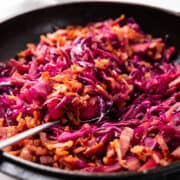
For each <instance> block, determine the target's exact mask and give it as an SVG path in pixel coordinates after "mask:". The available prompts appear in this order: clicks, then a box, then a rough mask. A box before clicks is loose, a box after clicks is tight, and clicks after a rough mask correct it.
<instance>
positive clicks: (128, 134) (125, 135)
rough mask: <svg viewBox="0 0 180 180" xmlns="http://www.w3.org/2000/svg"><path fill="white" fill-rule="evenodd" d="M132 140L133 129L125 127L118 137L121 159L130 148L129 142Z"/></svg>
mask: <svg viewBox="0 0 180 180" xmlns="http://www.w3.org/2000/svg"><path fill="white" fill-rule="evenodd" d="M132 138H133V129H131V128H128V127H125V128H124V129H123V131H122V132H121V135H120V147H121V153H122V157H124V156H125V155H126V153H127V151H128V150H129V148H130V146H131V140H132Z"/></svg>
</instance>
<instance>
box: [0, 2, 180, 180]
mask: <svg viewBox="0 0 180 180" xmlns="http://www.w3.org/2000/svg"><path fill="white" fill-rule="evenodd" d="M121 14H125V15H126V17H134V18H135V20H136V21H137V22H138V23H139V24H140V26H141V27H142V29H143V30H144V31H145V32H146V33H151V34H152V35H153V36H155V37H164V38H167V35H168V43H169V44H170V45H175V47H176V48H177V55H176V58H175V60H174V61H175V62H177V61H179V60H178V59H179V58H178V57H179V54H180V36H178V35H179V32H180V16H178V15H177V14H175V13H173V12H170V11H167V10H163V9H160V8H154V7H150V6H145V5H137V4H132V3H120V2H81V3H66V4H60V5H58V6H51V7H47V8H42V9H39V10H35V11H32V12H29V13H25V14H23V15H19V16H17V17H14V18H12V19H9V20H8V21H5V22H3V23H1V24H0V39H1V45H0V60H1V61H4V60H7V59H8V58H10V57H14V56H15V54H16V53H17V52H18V51H20V50H22V49H24V48H25V45H26V44H27V43H28V42H34V43H37V42H38V40H39V36H40V35H41V34H46V33H47V32H53V31H54V27H65V26H67V25H85V24H87V23H88V22H95V21H100V20H104V19H108V18H116V17H119V16H120V15H121ZM0 170H1V171H3V172H5V173H7V174H10V175H13V176H15V177H18V178H23V179H32V178H36V179H42V178H43V179H58V178H61V179H65V178H66V179H67V178H68V179H75V178H77V177H78V178H81V179H83V178H107V179H110V178H120V179H126V180H128V179H129V180H130V179H133V180H136V179H138V180H141V179H146V180H148V179H149V180H150V179H151V180H152V179H153V180H154V179H159V178H165V179H167V178H168V177H169V176H170V177H171V178H173V179H174V180H175V179H176V178H177V179H179V178H180V177H179V178H178V177H177V176H176V175H177V174H178V173H179V174H180V163H179V162H176V163H173V164H171V165H169V166H166V167H159V168H156V169H153V170H150V171H146V172H120V173H111V174H103V173H96V174H94V173H82V172H79V171H66V170H61V169H55V168H51V167H48V166H43V165H39V164H35V163H32V162H29V161H26V160H23V159H20V158H18V157H15V156H12V155H9V154H7V153H3V154H2V158H1V163H0Z"/></svg>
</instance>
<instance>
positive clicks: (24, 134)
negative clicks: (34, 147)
mask: <svg viewBox="0 0 180 180" xmlns="http://www.w3.org/2000/svg"><path fill="white" fill-rule="evenodd" d="M58 122H59V120H58V121H53V122H48V123H45V124H42V125H40V126H37V127H34V128H31V129H28V130H26V131H24V132H22V133H19V134H17V135H15V136H12V137H10V138H8V139H5V140H2V141H0V149H3V148H5V147H7V146H9V145H12V144H14V143H17V142H18V141H20V140H22V139H25V138H27V137H29V136H32V135H34V134H37V133H38V132H40V131H42V130H45V129H47V128H49V127H51V126H53V125H55V124H57V123H58Z"/></svg>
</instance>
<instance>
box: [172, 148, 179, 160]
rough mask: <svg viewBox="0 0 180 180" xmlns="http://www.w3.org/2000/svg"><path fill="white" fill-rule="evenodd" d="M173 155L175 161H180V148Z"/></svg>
mask: <svg viewBox="0 0 180 180" xmlns="http://www.w3.org/2000/svg"><path fill="white" fill-rule="evenodd" d="M171 155H172V156H173V157H174V158H175V159H180V147H177V148H176V149H175V150H174V151H173V152H172V153H171Z"/></svg>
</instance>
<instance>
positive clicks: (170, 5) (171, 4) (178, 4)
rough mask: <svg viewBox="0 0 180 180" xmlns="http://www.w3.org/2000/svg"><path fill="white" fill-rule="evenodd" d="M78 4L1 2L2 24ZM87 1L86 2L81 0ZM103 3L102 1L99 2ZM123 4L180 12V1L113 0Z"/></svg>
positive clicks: (62, 0)
mask: <svg viewBox="0 0 180 180" xmlns="http://www.w3.org/2000/svg"><path fill="white" fill-rule="evenodd" d="M75 1H76V2H77V1H78V0H10V1H8V0H0V22H1V21H3V20H5V19H7V18H10V17H12V16H14V15H17V14H21V13H23V12H26V11H30V10H32V9H38V8H41V7H45V6H48V5H56V4H60V3H68V2H75ZM80 1H86V0H79V1H78V2H80ZM99 1H102V0H99ZM107 1H108V0H107ZM109 1H110V0H109ZM111 1H121V2H132V3H139V4H147V5H151V6H156V7H162V8H165V9H169V10H172V11H175V12H180V0H111Z"/></svg>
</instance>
